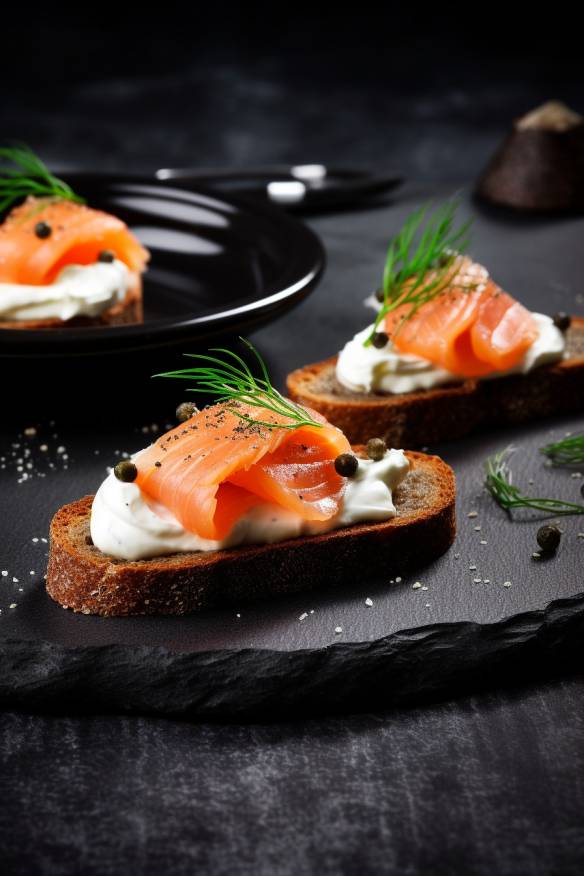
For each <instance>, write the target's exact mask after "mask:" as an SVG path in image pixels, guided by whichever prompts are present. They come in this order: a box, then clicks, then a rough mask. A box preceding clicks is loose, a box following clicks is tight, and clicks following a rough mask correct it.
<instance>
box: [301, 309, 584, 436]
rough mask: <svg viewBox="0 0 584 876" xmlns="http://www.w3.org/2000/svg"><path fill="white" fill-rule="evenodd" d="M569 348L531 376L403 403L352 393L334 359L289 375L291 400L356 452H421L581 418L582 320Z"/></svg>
mask: <svg viewBox="0 0 584 876" xmlns="http://www.w3.org/2000/svg"><path fill="white" fill-rule="evenodd" d="M566 348H567V358H565V359H564V360H563V361H562V362H559V363H557V364H555V365H542V366H541V367H540V368H536V369H535V370H534V371H531V372H530V373H529V374H520V375H512V376H509V377H495V378H491V379H487V380H476V379H473V380H465V381H464V382H463V383H453V384H451V385H448V386H440V387H437V388H436V389H428V390H420V391H417V392H408V393H403V394H400V395H387V394H386V395H382V394H377V393H371V394H368V395H364V394H359V393H355V392H351V391H350V390H348V389H346V388H345V387H344V386H342V385H341V384H340V383H339V382H338V380H337V378H336V372H335V368H336V363H337V357H336V356H335V357H333V358H331V359H326V360H325V361H324V362H317V363H316V364H315V365H306V366H305V367H304V368H299V369H298V370H297V371H293V372H292V373H291V374H289V375H288V379H287V386H288V395H289V396H290V398H291V399H293V400H294V401H296V402H299V403H300V404H302V405H306V406H308V407H311V408H313V409H314V410H316V411H319V412H320V413H321V414H322V415H323V416H324V417H326V418H327V420H328V421H329V422H330V423H334V425H335V426H338V427H339V429H341V430H342V431H343V432H344V433H345V435H346V436H347V438H348V439H349V441H351V442H352V443H353V444H361V443H364V442H366V441H368V439H369V438H371V437H374V436H380V437H383V438H385V440H386V441H387V443H388V445H389V446H391V447H420V446H423V445H425V444H430V443H434V442H437V441H451V440H454V439H456V438H462V437H463V436H464V435H468V434H470V433H471V432H474V431H476V430H477V429H478V428H480V427H481V426H489V425H492V426H497V425H499V424H503V423H521V422H525V421H527V420H535V419H538V418H539V417H546V416H550V415H552V414H567V413H574V412H576V411H581V410H584V318H581V317H577V318H574V319H573V320H572V325H571V326H570V328H569V329H568V331H567V334H566Z"/></svg>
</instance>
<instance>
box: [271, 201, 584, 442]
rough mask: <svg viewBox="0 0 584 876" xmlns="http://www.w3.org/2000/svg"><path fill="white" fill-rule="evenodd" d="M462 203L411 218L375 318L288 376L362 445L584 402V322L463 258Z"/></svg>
mask: <svg viewBox="0 0 584 876" xmlns="http://www.w3.org/2000/svg"><path fill="white" fill-rule="evenodd" d="M455 211H456V204H455V203H447V204H446V205H444V206H443V207H441V208H440V209H438V210H437V211H435V212H434V213H433V214H430V215H428V212H427V210H426V209H421V210H419V211H417V212H416V213H414V214H413V215H412V216H410V218H409V219H408V220H407V221H406V223H405V225H404V227H403V228H402V230H401V231H400V232H399V234H398V235H397V236H396V237H395V238H394V239H393V241H392V242H391V245H390V247H389V252H388V256H387V261H386V264H385V271H384V276H383V285H382V287H381V289H379V290H378V292H377V293H376V294H375V295H373V296H371V297H370V298H369V299H367V303H368V304H371V305H372V306H373V307H374V308H375V309H376V311H377V315H376V318H375V321H374V323H373V324H372V325H369V326H367V327H366V328H365V329H363V330H362V331H360V332H359V333H358V334H357V335H355V337H354V338H353V339H352V340H350V341H349V342H348V343H347V344H346V346H345V347H344V349H343V350H342V351H341V352H340V354H339V355H338V356H335V357H333V358H331V359H327V360H326V361H324V362H318V363H316V364H314V365H307V366H305V367H303V368H300V369H298V370H297V371H294V372H292V374H290V375H289V376H288V382H287V383H288V394H289V396H290V398H292V399H293V400H295V401H296V402H298V403H300V404H303V405H308V406H310V407H311V408H313V409H314V410H316V411H319V412H320V413H321V414H323V416H325V417H326V418H327V419H328V420H329V421H330V422H331V423H334V424H335V425H337V426H339V427H340V428H341V429H342V430H343V431H344V432H345V434H346V435H347V437H348V438H349V440H350V441H352V442H357V443H358V442H361V441H363V440H364V439H365V438H366V437H367V436H368V435H371V434H376V435H381V436H382V437H383V438H384V439H385V440H386V441H387V442H388V443H390V444H392V445H394V446H404V445H405V446H420V445H424V444H427V443H429V442H433V441H441V440H451V439H454V438H458V437H461V436H463V435H466V434H468V433H470V432H472V431H474V430H476V429H477V427H479V426H481V425H482V424H493V425H497V424H499V423H505V422H521V421H524V420H528V419H533V418H536V417H542V416H546V415H549V414H554V413H567V412H573V411H576V410H581V409H584V319H582V318H571V317H569V316H568V315H566V314H556V316H555V317H553V318H552V317H550V316H546V315H544V314H540V313H531V312H530V311H529V310H527V309H526V308H525V307H523V306H522V305H521V304H520V303H519V302H517V301H515V300H514V299H513V298H512V297H511V295H509V294H508V293H507V292H504V291H503V290H502V289H501V288H500V287H499V286H498V285H497V283H496V282H495V280H494V279H493V278H492V277H491V276H490V274H489V272H488V270H487V269H486V268H485V267H483V266H482V265H480V264H478V263H477V262H474V261H473V260H472V259H471V258H470V257H469V256H467V255H464V254H463V253H464V250H465V247H466V244H467V232H468V223H466V224H465V225H463V226H462V227H460V228H456V227H455V225H454V220H455Z"/></svg>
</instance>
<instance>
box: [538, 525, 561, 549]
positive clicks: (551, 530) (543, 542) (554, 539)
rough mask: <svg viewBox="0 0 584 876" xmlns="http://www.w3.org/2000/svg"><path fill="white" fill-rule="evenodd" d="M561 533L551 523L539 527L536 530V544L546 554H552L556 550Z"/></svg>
mask: <svg viewBox="0 0 584 876" xmlns="http://www.w3.org/2000/svg"><path fill="white" fill-rule="evenodd" d="M561 537H562V533H561V532H560V530H559V529H558V527H557V526H554V524H553V523H547V524H546V525H545V526H540V528H539V529H538V530H537V536H536V538H537V543H538V545H539V546H540V548H541V549H542V551H545V553H546V554H552V553H553V552H554V551H556V550H557V549H558V545H559V544H560V539H561Z"/></svg>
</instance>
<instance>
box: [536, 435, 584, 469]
mask: <svg viewBox="0 0 584 876" xmlns="http://www.w3.org/2000/svg"><path fill="white" fill-rule="evenodd" d="M539 449H540V452H541V453H543V454H544V455H545V456H547V457H548V459H551V461H552V462H553V464H554V465H578V464H579V463H582V462H584V435H573V436H572V437H571V438H564V439H563V440H562V441H556V442H554V443H553V444H546V445H545V447H540V448H539Z"/></svg>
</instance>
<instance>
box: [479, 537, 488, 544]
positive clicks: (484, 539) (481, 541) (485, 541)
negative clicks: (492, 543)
mask: <svg viewBox="0 0 584 876" xmlns="http://www.w3.org/2000/svg"><path fill="white" fill-rule="evenodd" d="M488 543H489V542H488V541H487V539H486V538H481V540H480V542H479V544H488Z"/></svg>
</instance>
